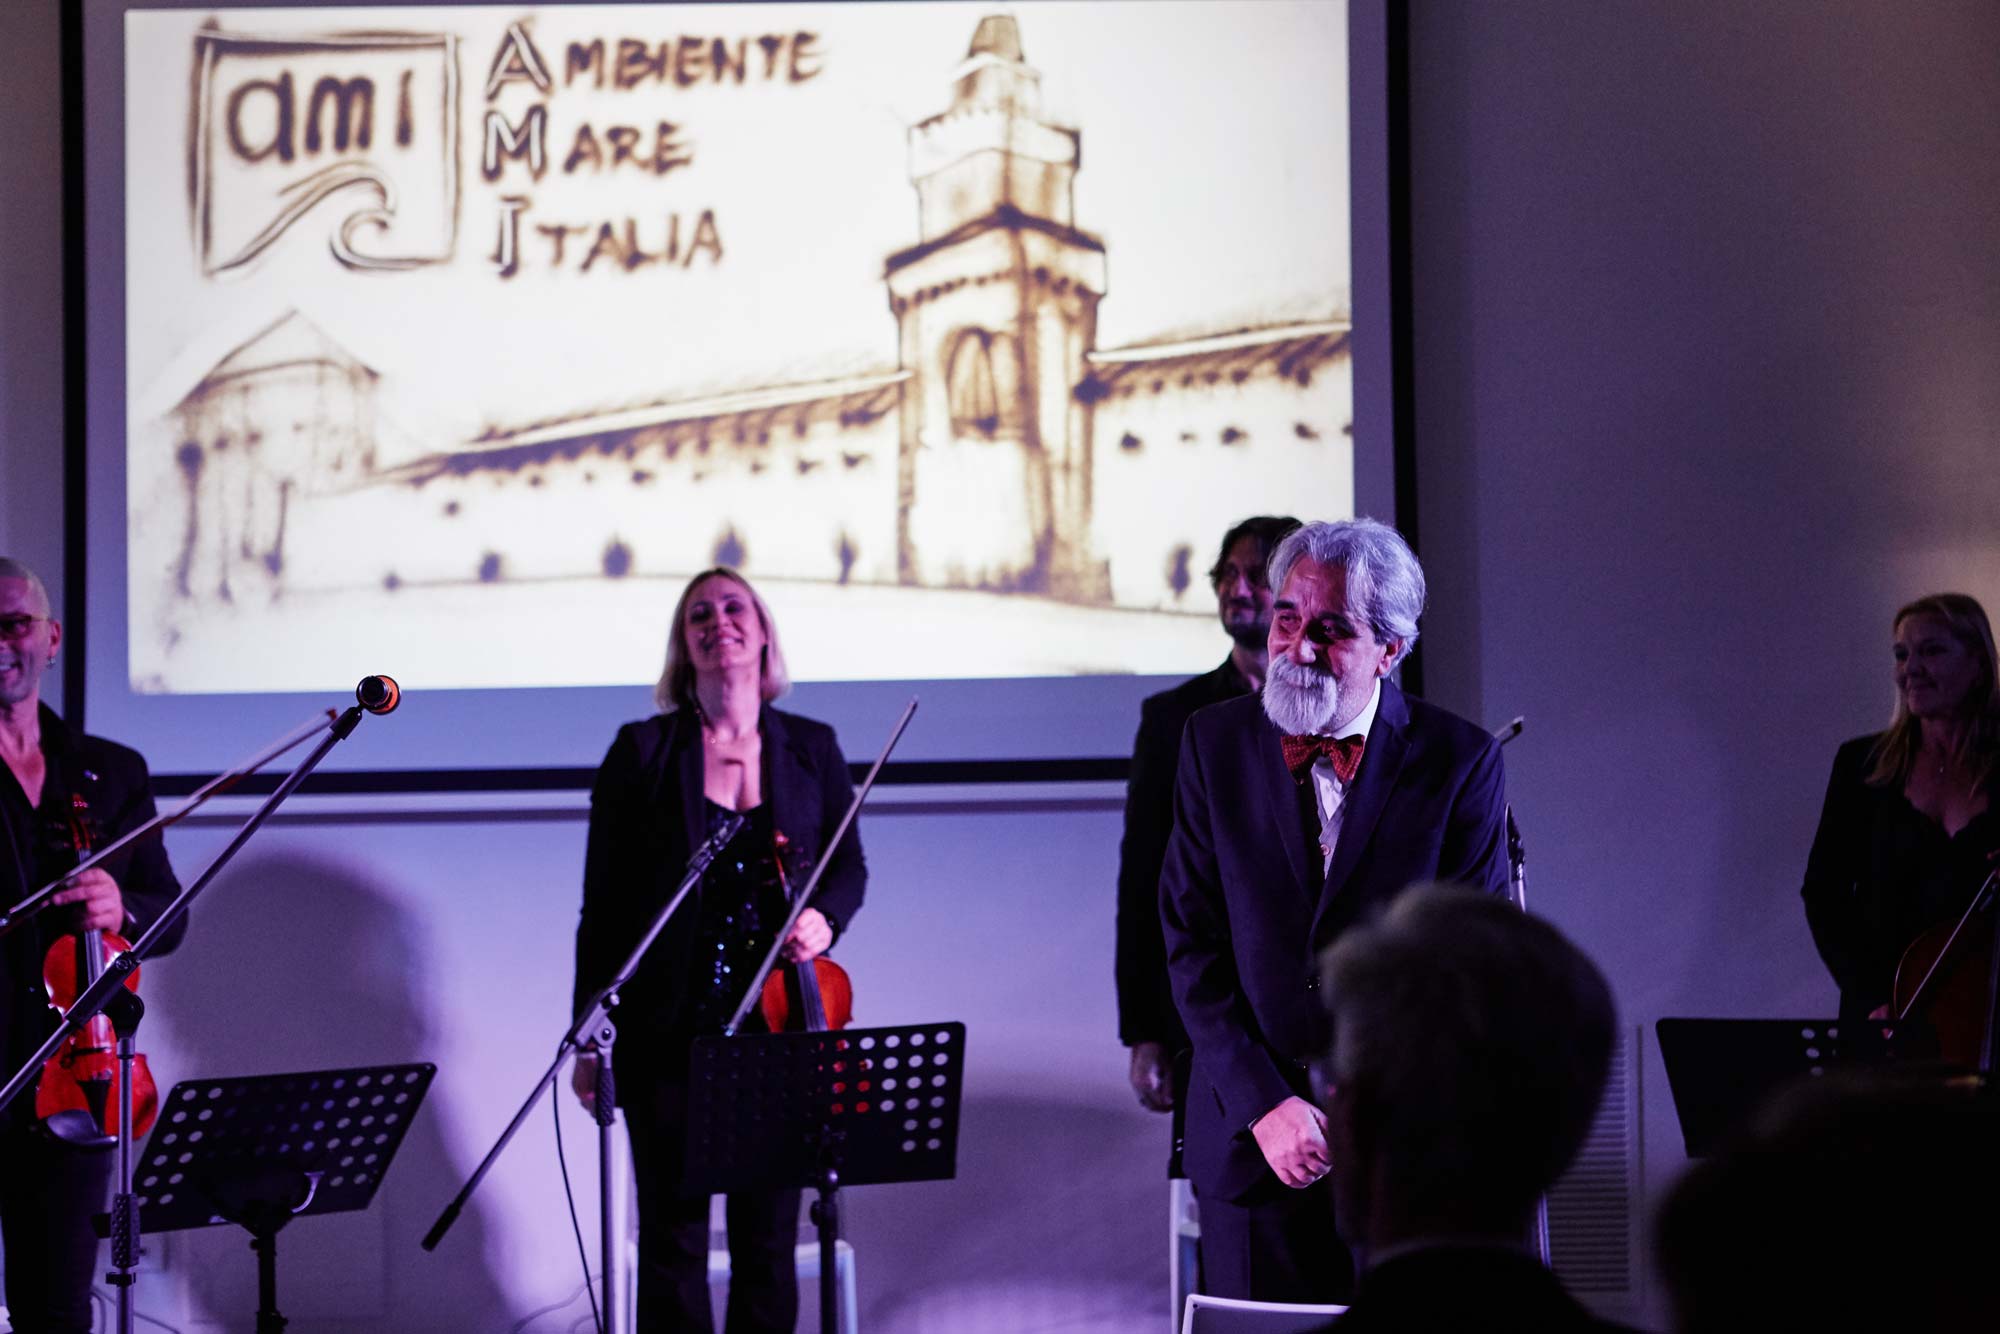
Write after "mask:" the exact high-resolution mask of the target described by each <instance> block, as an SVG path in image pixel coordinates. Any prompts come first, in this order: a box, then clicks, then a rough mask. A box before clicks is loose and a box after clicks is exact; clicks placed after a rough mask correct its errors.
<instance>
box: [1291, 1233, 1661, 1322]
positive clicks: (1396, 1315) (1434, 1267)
mask: <svg viewBox="0 0 2000 1334" xmlns="http://www.w3.org/2000/svg"><path fill="white" fill-rule="evenodd" d="M1479 1329H1492V1330H1533V1331H1535V1332H1536V1334H1617V1332H1618V1331H1624V1330H1626V1326H1624V1325H1619V1324H1614V1323H1612V1322H1611V1321H1608V1320H1599V1319H1598V1318H1597V1317H1596V1316H1594V1315H1592V1314H1591V1313H1590V1312H1589V1311H1587V1310H1585V1309H1584V1308H1583V1307H1582V1306H1580V1305H1579V1304H1578V1303H1577V1300H1576V1299H1575V1298H1574V1297H1572V1296H1570V1295H1569V1293H1568V1292H1566V1291H1564V1289H1563V1285H1562V1283H1561V1281H1560V1280H1558V1279H1557V1278H1556V1276H1555V1275H1554V1274H1551V1273H1550V1272H1549V1271H1548V1270H1546V1269H1544V1268H1542V1266H1541V1262H1540V1261H1538V1260H1536V1259H1535V1258H1534V1257H1533V1256H1531V1255H1522V1254H1516V1253H1514V1252H1510V1251H1503V1250H1498V1249H1486V1248H1484V1247H1477V1246H1438V1247H1434V1248H1431V1249H1428V1250H1421V1251H1412V1252H1410V1253H1408V1254H1406V1255H1399V1256H1396V1257H1395V1258H1394V1259H1391V1260H1389V1261H1386V1262H1385V1263H1383V1264H1381V1265H1378V1266H1376V1267H1375V1268H1373V1269H1369V1270H1366V1271H1365V1272H1363V1274H1362V1275H1361V1286H1360V1289H1359V1291H1358V1292H1357V1294H1356V1296H1355V1298H1354V1304H1353V1305H1352V1306H1350V1307H1348V1308H1347V1314H1346V1315H1343V1316H1340V1317H1338V1318H1337V1319H1335V1320H1334V1321H1333V1323H1332V1324H1330V1325H1327V1326H1326V1327H1325V1334H1457V1331H1460V1330H1479Z"/></svg>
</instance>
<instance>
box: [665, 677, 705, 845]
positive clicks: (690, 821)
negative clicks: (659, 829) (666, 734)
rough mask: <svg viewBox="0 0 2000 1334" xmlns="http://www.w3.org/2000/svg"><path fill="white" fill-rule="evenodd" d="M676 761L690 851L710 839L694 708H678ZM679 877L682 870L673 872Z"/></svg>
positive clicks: (675, 744) (676, 774) (700, 749)
mask: <svg viewBox="0 0 2000 1334" xmlns="http://www.w3.org/2000/svg"><path fill="white" fill-rule="evenodd" d="M672 744H673V763H672V765H671V766H670V771H671V772H672V773H673V774H674V775H675V777H676V779H677V780H678V785H679V787H680V796H681V825H682V831H683V834H684V835H685V837H686V839H687V843H686V844H685V847H686V848H687V852H686V853H685V854H683V855H685V856H691V855H693V853H694V850H695V849H696V848H698V847H700V846H701V845H702V844H703V843H705V842H706V841H707V840H708V809H707V806H706V804H705V803H706V801H707V797H706V795H705V794H704V792H703V782H704V780H703V777H702V745H701V724H700V723H698V722H696V721H695V715H694V710H693V709H689V708H683V709H678V710H676V711H675V713H674V737H673V743H672ZM672 874H673V875H674V876H675V877H676V878H678V877H679V875H680V873H679V872H678V871H674V872H672Z"/></svg>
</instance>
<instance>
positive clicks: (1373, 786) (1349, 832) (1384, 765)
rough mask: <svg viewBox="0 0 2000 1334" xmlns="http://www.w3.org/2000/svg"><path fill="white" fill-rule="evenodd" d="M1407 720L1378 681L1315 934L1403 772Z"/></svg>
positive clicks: (1393, 692)
mask: <svg viewBox="0 0 2000 1334" xmlns="http://www.w3.org/2000/svg"><path fill="white" fill-rule="evenodd" d="M1409 720H1410V706H1409V704H1408V703H1407V702H1406V701H1405V700H1404V699H1403V692H1402V691H1401V690H1398V689H1397V688H1396V687H1395V686H1394V685H1392V684H1391V683H1390V682H1388V681H1386V680H1385V681H1383V682H1382V703H1381V705H1380V706H1379V707H1378V708H1377V709H1376V711H1375V725H1374V726H1373V727H1371V728H1369V729H1368V746H1367V749H1366V750H1364V751H1363V752H1362V756H1361V772H1360V773H1358V774H1356V775H1355V776H1354V786H1353V787H1352V788H1350V789H1348V793H1347V800H1346V801H1345V802H1343V803H1342V811H1341V816H1340V837H1339V839H1338V840H1337V841H1336V842H1335V843H1334V845H1333V861H1332V863H1331V864H1330V865H1329V866H1328V867H1327V868H1326V880H1325V882H1324V883H1323V885H1322V886H1321V889H1320V894H1319V907H1318V910H1317V911H1316V912H1315V913H1314V914H1313V926H1314V928H1315V931H1317V928H1318V925H1319V919H1320V918H1321V917H1323V916H1325V915H1326V910H1327V908H1328V906H1329V905H1330V904H1331V903H1332V902H1333V900H1334V898H1335V897H1336V896H1337V895H1338V894H1339V892H1340V889H1341V886H1343V885H1345V884H1346V883H1347V878H1348V877H1349V876H1350V875H1352V874H1353V873H1354V868H1355V866H1356V865H1357V864H1358V863H1359V862H1360V860H1361V854H1362V852H1363V851H1364V850H1365V849H1366V848H1367V846H1368V840H1369V839H1370V838H1372V837H1373V836H1374V833H1375V824H1376V822H1377V821H1378V820H1380V819H1381V818H1382V808H1383V807H1384V806H1386V805H1387V804H1388V801H1389V793H1390V792H1391V791H1392V790H1393V789H1394V788H1395V786H1396V777H1397V775H1398V774H1399V773H1401V772H1402V768H1403V755H1404V752H1405V751H1406V750H1407V749H1408V747H1409V735H1408V729H1407V727H1406V726H1405V724H1407V723H1408V722H1409Z"/></svg>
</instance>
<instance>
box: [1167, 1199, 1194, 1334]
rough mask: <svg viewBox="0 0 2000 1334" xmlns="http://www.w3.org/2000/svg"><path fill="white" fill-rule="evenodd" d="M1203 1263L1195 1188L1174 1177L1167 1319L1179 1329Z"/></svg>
mask: <svg viewBox="0 0 2000 1334" xmlns="http://www.w3.org/2000/svg"><path fill="white" fill-rule="evenodd" d="M1200 1262H1201V1213H1200V1211H1199V1209H1198V1207H1197V1206H1196V1204H1195V1200H1194V1185H1193V1183H1191V1182H1190V1181H1189V1180H1188V1179H1187V1178H1186V1177H1172V1178H1170V1179H1169V1180H1168V1182H1167V1287H1168V1288H1169V1290H1170V1291H1171V1292H1172V1294H1173V1304H1172V1305H1171V1306H1169V1307H1168V1308H1167V1319H1168V1320H1170V1321H1172V1322H1173V1328H1174V1329H1175V1330H1178V1329H1180V1327H1181V1315H1182V1311H1183V1309H1184V1308H1185V1307H1186V1306H1187V1299H1188V1294H1189V1293H1191V1292H1193V1291H1194V1280H1195V1274H1196V1273H1197V1272H1199V1269H1198V1267H1199V1265H1200Z"/></svg>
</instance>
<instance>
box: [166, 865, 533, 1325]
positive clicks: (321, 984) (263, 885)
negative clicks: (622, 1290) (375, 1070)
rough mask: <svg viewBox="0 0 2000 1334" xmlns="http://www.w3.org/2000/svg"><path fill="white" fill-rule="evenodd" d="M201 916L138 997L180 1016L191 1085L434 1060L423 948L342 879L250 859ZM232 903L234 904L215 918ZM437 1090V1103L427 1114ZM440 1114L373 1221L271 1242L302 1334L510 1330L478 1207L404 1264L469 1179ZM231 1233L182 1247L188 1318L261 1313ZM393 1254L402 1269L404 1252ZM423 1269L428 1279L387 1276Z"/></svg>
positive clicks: (398, 1164)
mask: <svg viewBox="0 0 2000 1334" xmlns="http://www.w3.org/2000/svg"><path fill="white" fill-rule="evenodd" d="M223 879H224V881H225V882H226V883H222V884H218V885H217V886H216V888H215V890H214V891H213V897H209V898H205V899H204V901H203V903H202V904H201V905H200V906H199V907H198V908H197V910H196V914H195V918H196V920H195V922H194V925H193V929H192V930H190V931H189V933H188V938H187V942H186V944H185V945H183V946H182V948H181V949H180V950H179V951H178V952H177V953H176V954H175V955H174V956H173V958H172V960H171V961H170V965H169V966H166V967H162V968H161V969H160V970H159V972H158V978H159V981H158V983H157V984H152V983H150V981H149V984H148V986H147V987H146V995H147V997H148V999H149V1000H150V1001H151V1002H152V1003H153V1004H154V1005H155V1006H157V1007H158V1008H157V1012H158V1013H160V1014H164V1015H171V1016H172V1017H173V1019H172V1024H173V1032H172V1037H173V1040H174V1041H173V1045H174V1047H175V1049H176V1050H177V1053H178V1054H177V1055H176V1056H175V1058H174V1059H175V1063H176V1065H179V1066H183V1067H184V1068H179V1069H173V1070H163V1071H161V1072H160V1073H161V1083H162V1094H163V1095H164V1092H165V1085H167V1084H168V1083H170V1082H172V1081H174V1080H179V1079H184V1078H213V1077H228V1076H235V1075H253V1074H276V1073H282V1072H286V1071H292V1070H311V1069H329V1068H344V1067H348V1066H358V1065H376V1064H393V1063H401V1062H414V1061H423V1060H430V1059H434V1052H433V1050H432V1045H433V1044H432V1037H431V1031H432V1024H431V1016H430V1014H429V1009H428V1007H429V1005H430V1003H431V1002H430V998H429V997H428V996H427V995H426V994H425V992H424V991H423V988H422V985H421V978H422V976H423V971H422V964H421V961H422V959H423V958H424V957H425V956H426V949H425V942H424V941H423V940H422V939H419V938H418V937H417V935H416V929H415V926H414V924H413V922H412V920H411V919H410V917H409V916H408V915H407V914H406V913H404V912H403V910H402V909H401V908H399V907H398V906H396V905H395V904H393V903H391V902H390V901H389V900H387V899H386V898H384V897H383V896H382V894H381V893H380V892H379V891H378V890H377V889H376V888H374V887H373V886H371V885H369V884H368V883H367V882H366V881H364V880H363V879H361V878H360V877H358V876H356V875H355V874H353V873H352V872H351V871H350V870H348V869H346V868H344V867H341V866H338V865H336V864H332V863H329V862H325V861H321V860H317V859H314V858H309V857H300V856H296V855H279V856H272V857H265V858H258V857H256V856H254V855H253V856H249V857H247V858H246V859H245V860H244V861H242V862H240V863H237V864H236V865H235V866H233V867H232V868H231V870H230V871H229V872H228V873H227V874H226V875H225V876H224V877H223ZM225 904H226V907H225V906H224V905H225ZM436 1094H437V1089H435V1088H434V1089H433V1092H432V1097H431V1099H430V1102H431V1103H432V1104H435V1102H436ZM438 1115H439V1108H438V1107H437V1106H435V1105H428V1106H426V1107H424V1108H423V1109H422V1110H421V1111H419V1113H418V1114H417V1117H416V1120H415V1121H414V1122H413V1123H412V1125H411V1127H410V1130H409V1133H408V1135H407V1136H406V1137H405V1138H404V1140H403V1144H402V1148H401V1150H400V1151H399V1153H398V1154H397V1156H396V1160H395V1162H394V1163H393V1164H392V1166H391V1167H390V1170H389V1173H388V1176H387V1178H386V1179H385V1180H384V1182H383V1184H382V1187H381V1189H380V1190H379V1191H378V1192H377V1193H376V1195H375V1198H374V1200H373V1202H372V1203H371V1204H370V1205H369V1207H368V1209H367V1210H366V1211H363V1212H359V1213H346V1214H328V1215H324V1216H320V1217H307V1218H303V1219H300V1220H298V1221H297V1222H295V1223H294V1224H293V1225H292V1226H290V1227H288V1228H287V1229H285V1230H284V1231H283V1232H282V1233H280V1234H279V1237H278V1253H277V1271H278V1309H279V1310H280V1311H282V1312H283V1313H284V1314H285V1316H286V1317H287V1318H288V1319H289V1320H290V1322H291V1327H292V1329H293V1330H294V1331H297V1334H310V1332H311V1331H334V1330H342V1331H344V1330H349V1329H353V1330H362V1329H370V1330H380V1329H391V1328H393V1329H396V1330H398V1331H401V1332H402V1334H417V1332H418V1331H426V1330H438V1331H445V1330H450V1331H465V1330H502V1329H505V1328H506V1327H507V1326H508V1325H509V1324H511V1323H512V1321H511V1320H510V1319H509V1317H508V1316H507V1314H506V1312H505V1310H504V1309H503V1307H502V1306H501V1305H500V1287H499V1284H498V1282H497V1280H496V1278H495V1276H494V1275H493V1273H492V1272H491V1271H490V1269H489V1268H488V1267H487V1266H486V1264H485V1263H484V1260H483V1257H484V1256H485V1255H486V1254H487V1247H486V1241H487V1233H488V1228H487V1226H486V1221H485V1219H484V1217H483V1216H482V1214H481V1211H480V1207H479V1203H478V1201H477V1200H474V1201H473V1203H472V1204H471V1205H470V1206H469V1207H468V1209H467V1212H466V1214H465V1215H464V1216H463V1217H461V1218H460V1219H459V1221H458V1225H457V1226H456V1227H455V1228H454V1229H453V1234H452V1237H451V1239H450V1244H449V1245H448V1246H446V1247H444V1248H442V1249H441V1250H440V1252H439V1253H438V1254H436V1255H434V1256H427V1257H424V1263H423V1264H422V1265H413V1264H409V1263H407V1262H403V1263H398V1262H394V1261H392V1256H393V1254H394V1252H396V1251H398V1250H408V1251H411V1252H414V1251H415V1250H416V1247H417V1242H418V1239H419V1238H420V1237H422V1235H423V1233H424V1231H425V1229H426V1228H427V1227H428V1226H429V1224H430V1221H431V1218H432V1217H433V1216H434V1214H435V1212H436V1210H437V1208H438V1206H439V1205H440V1204H441V1203H442V1202H443V1201H445V1200H448V1199H450V1198H451V1196H452V1193H453V1192H454V1191H456V1190H457V1188H458V1186H459V1184H460V1177H461V1173H460V1171H459V1168H458V1166H457V1165H455V1164H454V1163H452V1162H451V1161H450V1159H449V1157H448V1156H447V1154H446V1152H445V1149H444V1140H443V1136H442V1135H441V1134H440V1133H439V1129H438V1120H437V1118H438ZM248 1240H249V1239H248V1234H247V1233H245V1232H243V1231H242V1229H240V1228H234V1227H212V1228H203V1229H198V1230H195V1231H191V1232H184V1233H178V1234H174V1235H173V1237H172V1240H171V1242H170V1243H169V1245H168V1252H167V1271H168V1273H169V1274H178V1275H179V1276H180V1277H181V1278H182V1279H183V1281H184V1282H185V1283H186V1285H187V1301H188V1306H189V1310H190V1312H191V1313H192V1314H193V1315H194V1316H195V1318H196V1319H209V1320H215V1321H220V1322H222V1323H223V1324H224V1325H225V1326H226V1327H229V1328H247V1327H248V1325H249V1324H250V1323H251V1317H252V1315H253V1314H254V1312H255V1311H256V1310H257V1276H256V1262H255V1257H254V1256H252V1254H251V1253H250V1250H249V1245H248ZM397 1259H401V1257H397ZM410 1274H417V1275H420V1276H421V1277H422V1280H423V1281H422V1282H421V1284H417V1283H414V1282H411V1281H410V1280H409V1279H408V1278H407V1277H405V1278H404V1279H403V1287H404V1288H407V1289H408V1290H402V1289H401V1288H398V1286H397V1276H398V1275H403V1276H408V1275H410Z"/></svg>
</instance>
